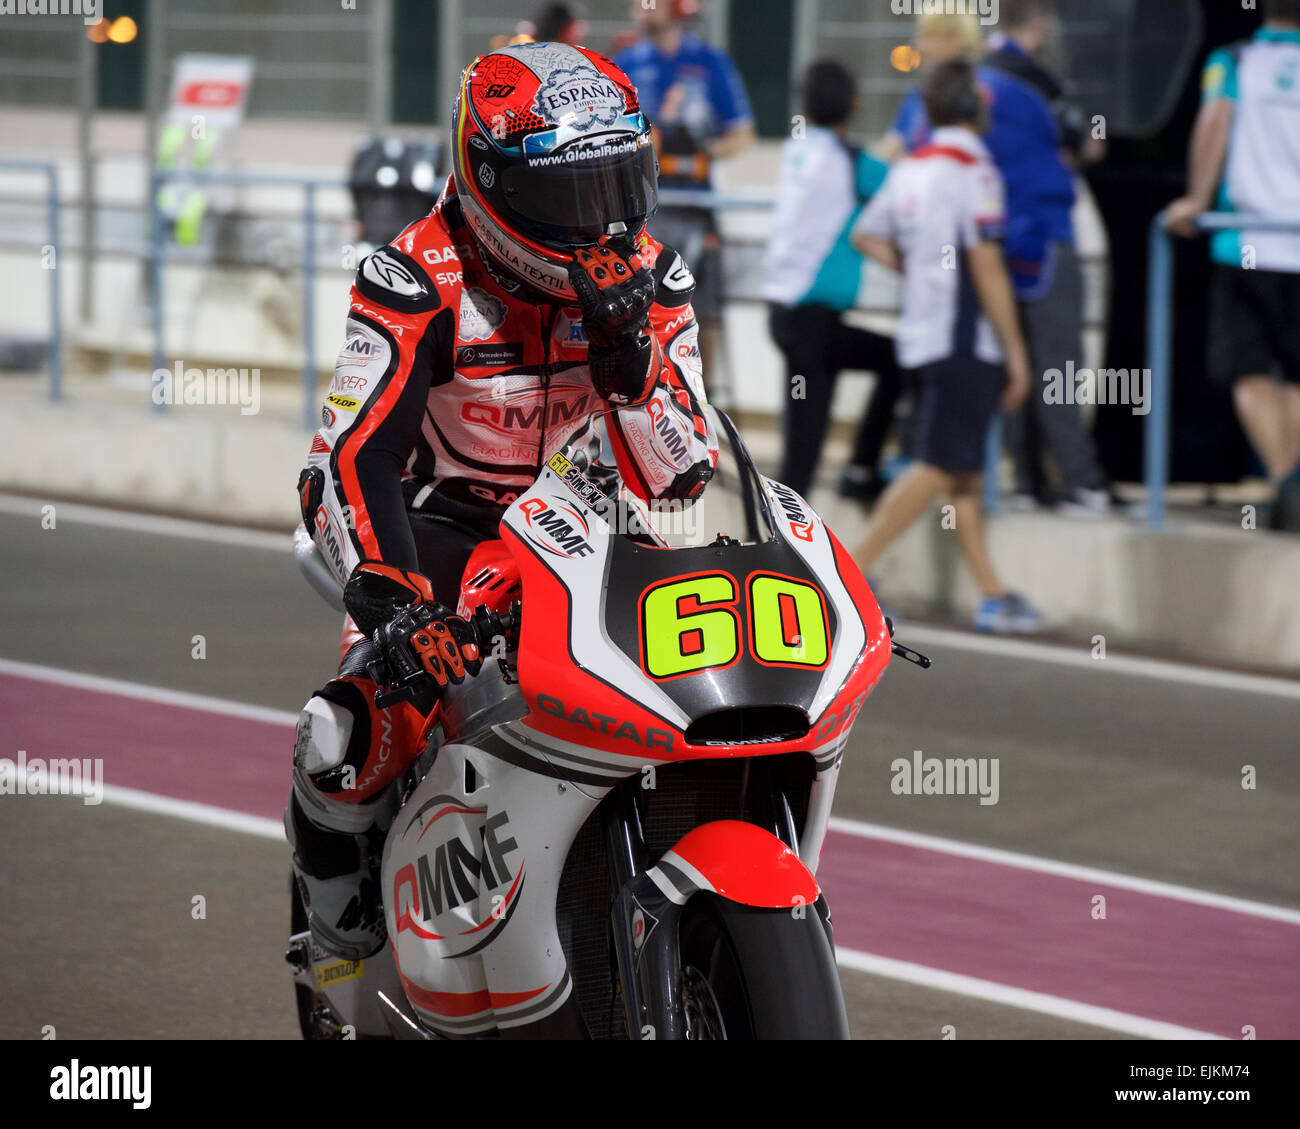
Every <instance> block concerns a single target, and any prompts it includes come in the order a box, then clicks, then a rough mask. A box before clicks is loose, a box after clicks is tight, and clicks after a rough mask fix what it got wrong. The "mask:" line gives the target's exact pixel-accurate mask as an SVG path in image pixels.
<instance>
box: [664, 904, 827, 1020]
mask: <svg viewBox="0 0 1300 1129" xmlns="http://www.w3.org/2000/svg"><path fill="white" fill-rule="evenodd" d="M678 937H679V952H680V955H681V966H682V998H683V1008H684V1010H685V1012H686V1025H687V1038H690V1039H733V1040H734V1039H740V1040H746V1039H847V1038H848V1037H849V1022H848V1017H847V1016H846V1015H845V1012H844V996H843V994H842V993H841V991H840V981H839V975H838V973H837V972H836V969H835V953H834V950H833V949H832V947H831V943H830V939H829V938H828V937H827V935H826V929H825V928H824V927H823V925H822V922H821V919H820V917H819V916H818V914H817V910H816V908H815V907H813V906H807V907H805V910H804V916H803V917H802V918H796V917H795V916H794V915H793V913H792V912H791V910H788V909H759V908H755V907H753V906H743V905H738V904H737V903H735V902H731V901H728V900H727V899H725V898H721V897H719V896H718V895H716V894H697V895H695V896H694V897H693V898H691V900H690V901H689V902H688V903H687V905H686V908H685V909H684V910H683V911H682V921H681V927H680V931H679V934H678Z"/></svg>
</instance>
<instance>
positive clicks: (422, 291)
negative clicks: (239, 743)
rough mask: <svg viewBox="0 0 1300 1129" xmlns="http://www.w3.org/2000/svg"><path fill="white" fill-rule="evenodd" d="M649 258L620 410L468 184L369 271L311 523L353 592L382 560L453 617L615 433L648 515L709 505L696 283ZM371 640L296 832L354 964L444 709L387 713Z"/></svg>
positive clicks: (303, 493) (376, 936)
mask: <svg viewBox="0 0 1300 1129" xmlns="http://www.w3.org/2000/svg"><path fill="white" fill-rule="evenodd" d="M636 251H637V253H638V256H639V258H638V261H639V263H641V264H643V265H644V266H645V267H646V268H648V269H649V270H650V271H651V272H652V273H653V278H654V300H653V303H652V304H651V305H650V308H649V325H648V330H647V333H648V335H649V336H651V337H652V338H653V341H652V342H651V344H652V345H653V346H654V347H653V349H652V350H651V351H650V356H651V361H650V363H651V365H652V366H657V369H658V371H657V373H652V374H651V375H652V379H650V380H647V381H646V382H645V383H646V387H647V389H648V390H649V395H648V398H646V399H644V400H643V402H640V403H635V404H631V405H630V406H623V407H617V408H615V407H613V406H612V405H611V404H610V402H609V401H607V400H606V399H604V398H603V397H602V396H601V395H600V394H599V393H598V392H597V391H596V387H595V386H594V385H593V380H592V372H591V366H590V364H589V356H588V353H589V348H594V347H590V346H589V342H588V338H587V334H586V332H585V330H584V323H583V314H582V310H581V309H580V308H579V307H578V306H577V305H573V304H571V303H572V299H565V298H561V297H558V296H556V297H551V296H548V295H547V294H546V293H543V292H542V290H541V289H535V288H533V287H530V286H528V285H526V284H524V283H521V282H516V281H515V280H514V278H513V277H512V276H510V275H507V274H506V273H505V272H504V271H503V270H501V269H500V268H498V267H496V266H494V264H493V261H492V260H491V259H490V258H489V257H488V255H487V253H486V252H483V251H481V249H480V247H479V245H478V244H477V242H476V241H475V238H474V237H473V235H472V234H471V232H470V230H469V228H468V227H467V226H466V224H465V221H464V217H463V215H462V211H461V206H460V203H459V200H458V198H457V195H456V191H455V185H454V181H450V180H449V182H448V186H447V189H446V190H445V191H444V193H443V195H442V198H441V199H440V201H439V203H438V205H437V206H436V207H435V208H434V209H433V211H432V212H430V214H429V215H428V216H427V217H425V218H424V219H422V220H420V221H418V222H416V223H414V224H412V225H411V226H409V227H408V228H406V229H405V230H404V231H403V232H402V233H401V234H400V235H399V236H397V238H396V239H394V240H393V241H392V243H390V244H389V245H387V246H385V247H382V248H380V249H379V250H377V251H375V252H374V253H373V254H372V255H370V256H369V257H368V258H366V259H365V260H364V261H363V262H362V264H361V266H360V267H359V269H358V271H357V275H356V280H355V283H354V285H353V288H352V292H351V299H350V308H349V312H348V320H347V336H346V340H345V341H344V344H343V347H342V350H341V351H340V353H339V357H338V361H337V363H336V366H335V370H334V379H333V382H332V383H331V384H330V387H329V390H328V392H327V394H326V396H325V399H324V402H323V404H322V408H321V427H320V429H319V430H318V431H317V432H316V434H315V436H314V438H313V439H312V443H311V450H310V455H309V459H308V466H307V468H306V470H304V471H303V474H302V476H301V478H300V480H299V493H300V500H301V504H302V510H303V516H304V520H305V522H306V524H307V527H308V529H309V530H310V531H311V534H312V537H313V540H314V541H315V543H316V545H317V546H318V548H319V549H320V551H321V554H322V555H323V556H324V558H325V560H326V562H327V564H328V565H329V567H330V569H331V570H332V572H333V573H334V575H335V576H336V577H337V579H338V580H339V582H340V583H341V584H342V583H346V582H347V581H348V579H349V578H350V577H352V576H353V575H354V572H355V570H356V568H357V566H358V565H359V564H361V563H362V562H376V563H378V564H379V565H380V566H381V567H386V568H389V569H391V570H393V574H394V575H398V574H399V573H413V574H415V580H416V581H420V580H423V579H424V578H427V580H428V582H429V584H430V585H431V590H432V595H433V597H434V599H435V600H436V601H437V602H438V603H439V604H441V605H446V606H447V607H455V606H456V604H457V600H458V595H459V590H460V582H461V572H462V570H463V569H464V566H465V563H466V561H467V559H468V557H469V554H470V552H471V551H472V549H473V548H474V546H475V545H476V544H477V543H478V542H480V541H482V540H485V539H489V538H492V537H495V536H497V533H496V529H497V524H498V522H499V520H500V518H501V515H502V514H503V513H504V511H505V508H506V507H507V506H508V505H509V504H510V503H511V502H512V501H514V499H515V498H516V497H518V496H519V495H520V494H521V493H523V492H524V491H525V490H527V489H528V487H529V486H531V485H532V483H533V481H534V480H535V479H536V477H537V476H538V474H540V473H541V470H542V467H543V466H544V465H545V463H546V461H547V460H548V459H549V458H550V457H551V455H552V454H554V453H555V452H556V451H557V450H559V449H560V448H561V447H562V446H564V445H565V444H568V443H579V444H591V445H592V447H593V448H594V447H595V446H596V445H597V444H598V441H599V438H600V436H599V431H598V429H597V420H598V417H600V416H601V415H603V416H604V421H605V427H604V431H605V437H606V438H607V440H608V447H609V450H610V452H611V453H612V455H613V458H614V461H615V462H616V464H617V470H618V472H619V474H620V477H621V479H622V481H623V483H624V484H625V485H626V487H627V488H628V489H629V490H630V491H632V492H633V493H634V494H636V495H637V496H638V497H639V498H641V499H642V500H644V501H646V502H654V501H656V500H676V501H681V502H689V501H691V500H693V499H694V498H695V497H697V496H698V495H699V493H700V492H701V491H702V490H703V489H704V487H705V485H706V484H707V482H708V480H709V478H710V477H711V475H712V473H713V469H714V467H715V465H716V461H717V442H716V437H715V436H714V434H713V432H712V428H711V425H710V423H709V421H708V418H707V417H706V416H705V414H704V410H703V409H704V403H705V396H704V389H703V384H702V380H701V359H700V351H699V344H698V328H697V325H696V321H695V316H694V312H693V310H692V307H691V296H692V293H693V289H694V279H693V277H692V275H691V272H690V270H689V268H688V267H687V266H686V264H685V263H684V262H683V260H682V259H681V257H680V256H679V255H678V254H677V253H676V252H674V251H672V250H670V249H668V248H666V247H663V246H662V245H661V244H659V243H657V242H656V241H655V240H653V239H652V238H650V237H649V236H647V235H642V236H641V238H640V241H639V243H638V246H637V248H636ZM541 285H542V284H541V283H540V282H539V287H540V286H541ZM642 356H643V357H644V352H643V354H642ZM641 363H642V364H643V365H644V364H645V361H644V359H643V360H642V362H641ZM642 371H645V369H644V368H643V369H642ZM601 383H602V384H606V383H607V381H602V382H601ZM369 567H370V565H367V568H369ZM362 626H363V627H366V631H365V632H364V633H363V632H362V631H359V630H357V626H356V625H355V624H354V623H353V622H352V620H351V618H349V619H348V620H347V621H345V626H344V636H343V642H342V646H341V652H342V655H343V662H342V665H341V667H340V671H339V676H338V677H337V678H335V679H332V680H331V681H330V682H329V683H328V684H327V685H326V686H325V687H324V688H322V689H321V690H319V691H317V693H316V694H315V695H314V696H313V697H312V699H311V700H310V701H309V703H308V705H307V707H306V708H305V709H304V710H303V713H302V717H301V720H300V723H299V730H298V740H297V744H296V747H295V757H294V764H295V767H294V796H293V800H292V802H291V804H290V809H289V812H288V813H287V816H286V825H287V827H288V831H289V835H290V839H291V841H292V842H293V843H294V845H295V869H296V871H297V872H298V873H299V879H300V888H301V889H302V890H303V894H304V898H307V897H308V895H309V894H310V893H315V895H316V900H317V903H318V909H319V910H320V913H313V911H312V909H311V907H310V906H309V907H308V910H309V917H311V918H312V929H313V933H315V934H316V936H317V939H318V940H321V941H322V943H324V944H327V946H328V947H330V948H332V949H334V950H335V951H337V952H339V953H340V955H345V956H353V957H354V958H355V957H358V956H361V955H366V954H367V952H368V951H373V949H374V948H377V947H378V944H380V943H382V939H383V925H382V919H381V918H380V917H379V916H378V914H379V910H378V898H377V891H376V890H370V891H363V892H362V893H361V895H360V896H359V901H358V895H357V885H358V884H357V880H356V876H357V874H358V873H359V872H361V871H364V870H365V867H364V865H362V866H361V867H360V868H358V861H359V856H364V855H365V852H366V850H367V841H368V840H367V837H368V836H372V832H373V829H374V827H375V825H376V823H377V822H380V811H379V809H380V808H381V807H382V806H384V804H383V801H384V800H385V793H386V792H387V793H388V795H389V796H390V797H391V790H390V789H389V786H390V785H391V784H392V783H393V782H394V781H395V780H397V779H398V778H399V777H400V776H401V775H402V774H403V773H405V771H406V770H407V769H408V768H409V766H410V764H411V762H412V761H413V760H414V758H415V757H416V756H417V755H418V754H419V752H420V751H421V748H422V745H423V743H424V741H425V739H426V737H427V733H428V731H429V730H430V729H431V727H432V726H433V724H434V723H435V718H436V702H434V701H431V700H429V701H417V702H414V703H413V702H402V703H399V704H397V705H394V706H391V707H389V708H388V709H385V710H379V709H377V708H376V706H375V704H374V692H375V690H376V689H377V686H376V684H375V683H374V681H373V679H372V678H371V677H370V674H369V672H368V669H367V667H368V665H369V664H370V663H371V662H373V660H374V659H375V658H377V657H378V655H377V650H378V648H377V647H376V645H375V643H374V642H373V641H372V640H371V639H369V638H367V635H369V634H370V633H371V631H372V627H371V626H370V625H362ZM358 852H359V854H358ZM318 859H323V860H325V861H324V862H323V863H322V862H318V861H317V860H318ZM360 862H361V863H363V864H364V857H360ZM304 876H309V877H311V878H312V879H314V880H315V881H314V882H313V884H312V885H314V887H315V888H314V890H309V889H308V888H307V885H306V884H304V882H303V878H304ZM335 878H337V879H339V880H340V882H341V883H343V884H342V885H341V886H340V891H341V893H340V895H339V898H340V900H339V902H338V904H337V905H335V906H333V907H329V908H327V907H325V906H323V905H321V903H322V902H325V901H329V897H328V896H323V895H322V893H321V891H322V888H325V887H328V884H329V882H330V881H331V880H333V879H335ZM320 914H325V915H326V917H328V920H327V919H326V917H321V916H320ZM335 918H337V921H336V920H335Z"/></svg>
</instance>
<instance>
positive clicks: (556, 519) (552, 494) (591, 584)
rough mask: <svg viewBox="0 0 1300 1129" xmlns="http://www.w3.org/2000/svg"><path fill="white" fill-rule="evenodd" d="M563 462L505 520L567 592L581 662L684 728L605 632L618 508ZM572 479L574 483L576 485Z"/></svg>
mask: <svg viewBox="0 0 1300 1129" xmlns="http://www.w3.org/2000/svg"><path fill="white" fill-rule="evenodd" d="M557 460H558V461H557ZM567 462H568V461H567V460H566V459H564V458H563V456H559V455H557V456H556V457H555V458H553V459H552V460H551V462H550V463H549V464H548V465H547V466H546V467H545V468H544V469H543V470H542V473H541V475H540V477H539V478H538V479H537V481H536V483H534V485H533V487H532V489H531V490H529V491H528V493H527V494H525V495H524V496H523V497H521V498H520V499H519V500H518V501H516V502H515V504H514V505H513V506H511V507H510V509H509V510H507V511H506V514H505V517H504V518H502V524H504V525H505V526H507V527H508V528H509V529H510V530H511V531H512V532H513V533H515V534H517V535H518V536H519V537H520V539H521V540H523V541H524V542H525V543H526V544H528V545H529V546H531V547H532V548H534V549H536V551H537V554H538V556H539V557H540V558H541V559H542V560H543V561H545V562H546V564H547V565H548V566H549V567H550V569H551V571H552V572H553V573H554V574H555V576H556V578H557V579H558V580H559V581H560V583H561V584H563V585H564V587H565V588H566V589H568V592H569V598H570V608H571V620H570V647H571V648H572V651H573V657H574V659H576V660H577V662H578V665H580V666H581V667H583V668H584V669H586V670H590V671H598V672H599V673H600V676H601V678H603V679H604V680H605V681H606V682H610V683H612V684H614V685H617V686H627V687H632V686H634V687H636V697H637V701H638V702H640V703H641V704H642V705H643V706H645V708H646V709H648V710H650V711H652V712H653V713H656V714H658V715H659V716H660V717H662V718H663V719H664V720H665V721H668V722H670V723H672V724H673V725H675V726H677V727H678V728H681V729H684V728H685V727H686V726H687V725H688V724H690V718H689V717H687V715H686V714H685V713H684V712H683V710H682V709H681V707H680V706H678V705H677V704H676V703H675V702H674V701H673V700H672V699H671V698H670V697H668V695H667V694H665V693H664V692H663V691H662V690H661V689H660V688H659V687H658V686H656V685H655V684H654V683H653V682H650V681H649V680H648V679H647V678H646V677H645V675H644V674H643V673H642V671H641V668H640V667H639V666H637V664H636V663H634V662H633V661H632V660H631V659H630V658H628V656H627V655H625V654H624V653H623V652H622V651H621V650H620V649H619V648H618V647H616V646H615V645H614V643H613V642H612V641H611V640H610V638H609V636H608V634H607V633H606V631H605V599H606V597H607V595H608V592H607V588H608V586H607V584H606V572H607V567H608V562H609V548H610V546H609V543H610V537H611V536H612V535H613V533H612V529H611V525H610V522H611V521H614V520H616V517H615V514H616V511H615V510H614V509H613V508H612V507H610V506H609V505H608V503H602V501H601V499H599V498H595V497H594V496H591V495H590V494H589V493H588V492H587V491H585V489H584V488H583V487H582V486H581V483H582V482H585V481H586V480H585V479H584V478H582V477H581V475H576V474H573V473H570V474H569V477H567V478H566V477H562V475H561V474H560V473H557V472H556V470H555V469H553V468H554V467H563V466H564V465H565V464H567ZM569 465H571V464H569ZM569 482H578V483H579V485H578V486H577V488H576V489H575V487H573V486H570V485H569V484H568V483H569ZM584 495H586V496H585V497H584ZM607 518H608V520H607Z"/></svg>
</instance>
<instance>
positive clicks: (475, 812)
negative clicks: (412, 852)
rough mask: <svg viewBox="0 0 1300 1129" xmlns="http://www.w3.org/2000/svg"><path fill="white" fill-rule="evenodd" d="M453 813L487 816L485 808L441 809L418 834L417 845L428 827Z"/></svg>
mask: <svg viewBox="0 0 1300 1129" xmlns="http://www.w3.org/2000/svg"><path fill="white" fill-rule="evenodd" d="M454 811H455V812H460V813H461V814H462V815H486V814H487V808H457V807H446V808H443V809H442V811H440V812H439V813H438V814H437V815H435V816H434V817H433V818H432V819H431V820H429V822H428V823H426V824H425V825H424V830H423V831H421V832H420V836H419V838H418V839H416V840H415V841H416V842H417V843H418V842H419V841H420V839H423V838H424V837H425V835H427V834H428V832H429V828H430V827H432V826H433V825H434V824H435V823H437V822H438V820H440V819H441V818H442V817H443V816H444V815H451V813H452V812H454Z"/></svg>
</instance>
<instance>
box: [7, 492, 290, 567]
mask: <svg viewBox="0 0 1300 1129" xmlns="http://www.w3.org/2000/svg"><path fill="white" fill-rule="evenodd" d="M47 505H50V506H53V507H54V509H55V520H56V522H57V521H70V522H72V523H74V524H80V525H99V526H103V527H105V528H108V529H128V530H131V531H132V532H134V533H150V534H154V535H156V536H159V537H183V538H186V539H187V540H190V541H210V542H213V543H216V544H220V545H240V546H242V547H244V548H247V549H269V550H271V551H274V552H285V553H291V552H293V532H292V530H286V531H285V532H284V533H269V532H267V531H265V530H260V529H239V528H237V527H235V526H230V525H212V524H209V523H208V522H202V521H191V520H189V519H187V518H179V517H164V516H162V515H161V514H137V513H129V512H127V511H125V510H110V509H105V508H104V507H101V506H87V505H84V504H83V503H79V502H62V501H58V500H55V499H51V500H50V501H49V502H42V501H40V500H39V499H37V498H29V497H23V496H21V495H17V494H0V513H9V514H18V515H20V516H25V517H30V518H32V519H33V520H34V521H39V520H40V517H41V509H42V507H43V506H47ZM55 528H56V529H57V528H58V527H57V525H56V527H55Z"/></svg>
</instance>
